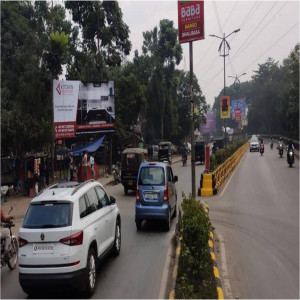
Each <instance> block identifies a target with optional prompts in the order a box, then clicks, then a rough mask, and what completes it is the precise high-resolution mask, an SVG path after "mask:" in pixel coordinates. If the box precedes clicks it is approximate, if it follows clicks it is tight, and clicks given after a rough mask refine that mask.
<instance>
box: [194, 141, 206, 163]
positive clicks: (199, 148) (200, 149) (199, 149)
mask: <svg viewBox="0 0 300 300" xmlns="http://www.w3.org/2000/svg"><path fill="white" fill-rule="evenodd" d="M197 161H199V162H200V164H204V161H205V147H204V142H196V143H195V162H197Z"/></svg>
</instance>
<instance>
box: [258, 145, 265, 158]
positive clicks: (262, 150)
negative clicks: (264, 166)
mask: <svg viewBox="0 0 300 300" xmlns="http://www.w3.org/2000/svg"><path fill="white" fill-rule="evenodd" d="M259 152H260V155H261V156H262V155H263V154H264V152H265V147H264V145H260V147H259Z"/></svg>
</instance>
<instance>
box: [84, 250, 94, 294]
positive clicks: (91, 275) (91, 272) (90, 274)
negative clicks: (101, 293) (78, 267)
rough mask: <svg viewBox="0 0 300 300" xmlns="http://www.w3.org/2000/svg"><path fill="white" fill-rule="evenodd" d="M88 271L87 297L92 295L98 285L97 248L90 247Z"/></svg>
mask: <svg viewBox="0 0 300 300" xmlns="http://www.w3.org/2000/svg"><path fill="white" fill-rule="evenodd" d="M86 268H87V272H86V278H85V281H86V292H85V294H86V297H90V296H92V295H93V294H94V292H95V286H96V255H95V250H94V249H93V248H90V250H89V253H88V258H87V266H86Z"/></svg>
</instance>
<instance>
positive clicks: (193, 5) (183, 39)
mask: <svg viewBox="0 0 300 300" xmlns="http://www.w3.org/2000/svg"><path fill="white" fill-rule="evenodd" d="M178 39H179V43H187V42H192V41H196V40H201V39H204V1H178Z"/></svg>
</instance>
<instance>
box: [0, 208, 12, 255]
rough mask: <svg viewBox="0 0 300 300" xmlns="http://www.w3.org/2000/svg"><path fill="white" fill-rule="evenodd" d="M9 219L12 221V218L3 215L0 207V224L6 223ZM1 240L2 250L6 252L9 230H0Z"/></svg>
mask: <svg viewBox="0 0 300 300" xmlns="http://www.w3.org/2000/svg"><path fill="white" fill-rule="evenodd" d="M11 219H13V216H10V215H4V212H3V209H2V207H1V223H8V222H9V221H10V220H11ZM1 239H5V246H4V249H5V250H7V249H8V245H9V229H8V228H1Z"/></svg>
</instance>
